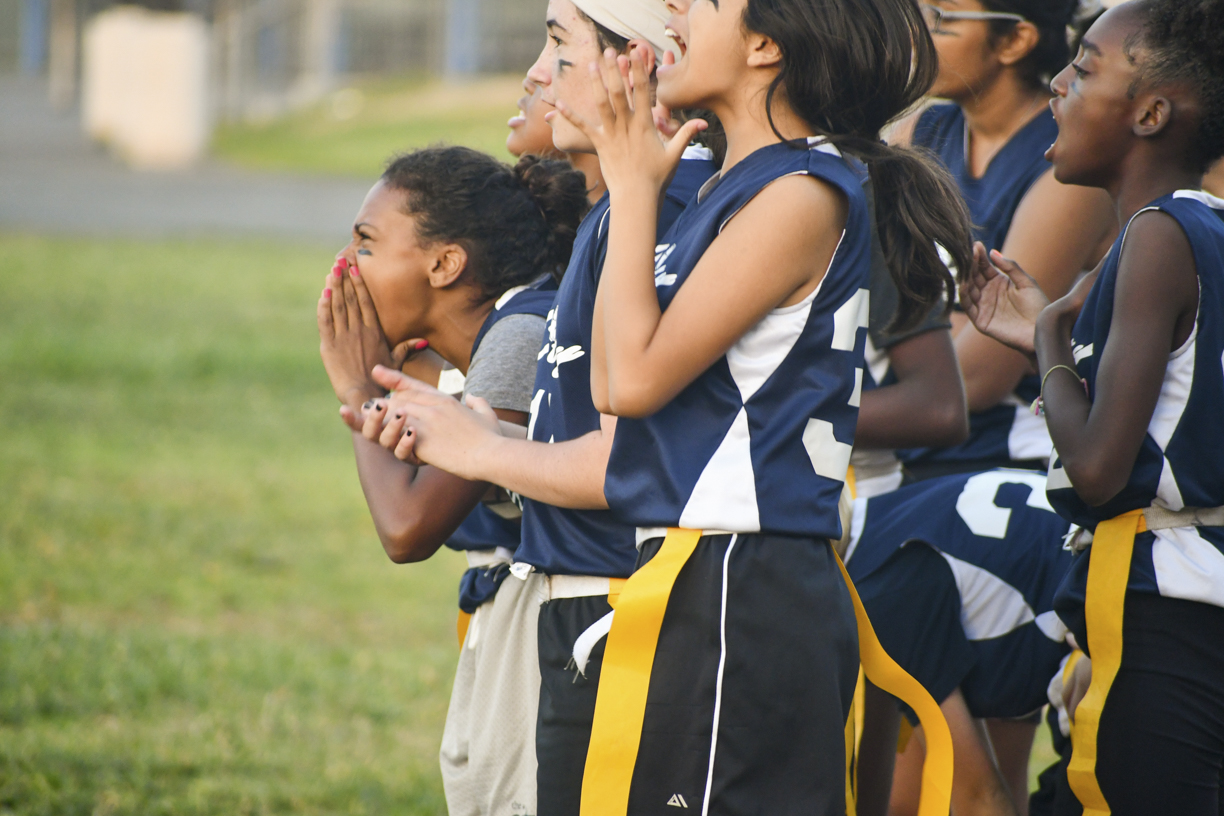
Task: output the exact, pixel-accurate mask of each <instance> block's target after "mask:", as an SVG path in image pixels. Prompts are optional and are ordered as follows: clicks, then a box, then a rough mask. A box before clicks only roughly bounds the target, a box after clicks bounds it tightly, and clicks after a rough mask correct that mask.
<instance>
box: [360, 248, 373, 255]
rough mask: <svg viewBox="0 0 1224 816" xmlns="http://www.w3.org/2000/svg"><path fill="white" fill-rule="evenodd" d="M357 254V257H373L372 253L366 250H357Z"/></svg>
mask: <svg viewBox="0 0 1224 816" xmlns="http://www.w3.org/2000/svg"><path fill="white" fill-rule="evenodd" d="M357 254H358V255H373V254H374V253H373V252H371V251H370V250H368V249H359V250H357Z"/></svg>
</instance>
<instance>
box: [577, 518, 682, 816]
mask: <svg viewBox="0 0 1224 816" xmlns="http://www.w3.org/2000/svg"><path fill="white" fill-rule="evenodd" d="M700 540H701V531H700V530H682V529H680V528H678V527H673V528H672V529H670V530H668V531H667V537H666V538H664V539H663V546H662V547H661V548H660V549H659V553H658V555H656V556H655V557H654V558H652V559H650V561H648V562H647V563H646V564H645V565H644V566H643V567H642V568H641V569H640V570H638V571H637V572H635V573H633V575H632V576H631V577H630V578H629V579H628V581H626V582H625V584H624V586H623V587H621V591H620V597H618V598H617V599H616V617H614V618H613V619H612V631H610V632H609V633H608V643H607V646H606V647H605V649H604V659H603V668H601V669H600V674H599V695H598V696H597V697H596V698H595V720H594V722H593V723H592V724H591V744H590V748H589V749H588V750H587V759H586V770H585V771H584V772H583V775H582V806H581V808H580V810H579V812H580V814H581V816H613V814H618V815H619V816H624V814H625V813H626V811H628V809H629V786H630V784H631V783H632V782H633V766H634V765H635V764H636V763H637V753H638V746H639V745H640V744H641V741H642V722H643V720H644V719H645V717H646V693H647V692H648V691H649V689H650V672H651V669H652V668H653V667H654V655H655V649H656V648H657V647H658V645H659V631H660V630H661V629H662V628H663V614H664V613H665V612H666V611H667V600H668V598H670V597H671V590H672V586H673V585H674V584H675V583H676V576H677V575H679V574H680V569H681V568H682V567H683V566H684V565H685V564H686V563H687V562H688V560H689V556H690V555H692V554H693V550H695V549H696V548H697V542H698V541H700Z"/></svg>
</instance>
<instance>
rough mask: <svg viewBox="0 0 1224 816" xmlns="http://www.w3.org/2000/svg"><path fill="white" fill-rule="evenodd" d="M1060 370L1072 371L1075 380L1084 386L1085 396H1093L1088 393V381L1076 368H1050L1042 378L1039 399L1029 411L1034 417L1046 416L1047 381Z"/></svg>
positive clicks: (1062, 366) (1066, 366)
mask: <svg viewBox="0 0 1224 816" xmlns="http://www.w3.org/2000/svg"><path fill="white" fill-rule="evenodd" d="M1060 368H1062V369H1065V370H1067V371H1070V372H1071V374H1072V375H1074V376H1075V378H1076V379H1077V380H1079V381H1080V385H1082V386H1084V395H1085V396H1091V395H1090V394H1089V393H1088V381H1087V380H1086V379H1084V378H1083V377H1081V376H1080V375H1079V372H1078V371H1076V370H1075V369H1074V368H1072V367H1071V366H1069V365H1056V366H1050V369H1049V370H1048V371H1046V373H1045V376H1044V377H1042V378H1041V390H1040V391H1039V392H1038V394H1037V399H1035V400H1033V404H1032V405H1030V406H1029V410H1030V411H1032V412H1033V416H1045V386H1046V380H1048V379H1050V375H1051V374H1053V373H1054V372H1055V371H1057V370H1058V369H1060Z"/></svg>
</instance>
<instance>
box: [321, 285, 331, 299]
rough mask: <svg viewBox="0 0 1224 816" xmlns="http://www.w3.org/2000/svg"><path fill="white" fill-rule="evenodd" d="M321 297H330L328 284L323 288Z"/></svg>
mask: <svg viewBox="0 0 1224 816" xmlns="http://www.w3.org/2000/svg"><path fill="white" fill-rule="evenodd" d="M323 297H325V298H330V297H331V287H330V286H329V287H327V288H326V289H324V290H323Z"/></svg>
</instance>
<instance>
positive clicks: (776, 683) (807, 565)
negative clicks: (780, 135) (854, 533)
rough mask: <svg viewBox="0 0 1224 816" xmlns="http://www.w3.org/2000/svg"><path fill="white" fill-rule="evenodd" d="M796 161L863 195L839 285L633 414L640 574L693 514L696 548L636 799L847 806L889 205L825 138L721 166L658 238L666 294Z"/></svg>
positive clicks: (676, 596)
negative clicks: (881, 246) (874, 263)
mask: <svg viewBox="0 0 1224 816" xmlns="http://www.w3.org/2000/svg"><path fill="white" fill-rule="evenodd" d="M795 174H804V175H811V176H813V177H816V178H819V179H821V180H823V181H825V182H826V183H828V184H831V185H832V186H834V187H835V188H837V189H839V190H840V191H841V192H842V194H843V195H844V196H845V197H846V200H847V202H848V216H847V223H846V227H845V232H844V234H843V236H842V239H841V243H840V244H839V246H838V249H837V251H836V252H835V254H834V258H833V260H832V262H831V264H830V267H829V269H828V271H827V273H826V275H825V277H824V279H823V280H822V282H821V283H820V285H819V287H818V288H817V289H816V290H815V291H814V292H812V293H811V294H810V295H808V296H807V297H806V298H805V299H804V300H803V301H801V302H800V303H797V304H795V305H793V306H788V307H784V308H779V309H775V310H774V311H772V312H771V313H770V314H768V315H767V316H766V317H765V318H763V319H762V320H761V322H760V323H758V324H757V325H756V326H755V327H754V328H753V329H752V330H751V331H750V332H749V333H748V334H746V335H744V336H743V337H742V338H740V340H739V341H737V342H736V344H735V345H734V346H733V347H732V348H731V349H730V350H729V351H728V352H727V353H726V355H725V356H724V357H723V358H722V359H720V360H719V361H718V362H716V363H715V364H714V365H713V366H711V367H710V368H709V369H708V370H707V371H705V372H704V373H702V374H701V375H700V376H699V377H698V378H697V379H696V380H694V381H693V382H692V383H691V384H690V385H688V386H687V387H686V388H685V389H684V390H683V391H681V392H680V394H679V395H677V396H676V398H675V399H673V400H672V401H671V402H670V403H669V404H668V405H666V406H664V407H663V408H662V409H660V410H659V411H658V412H657V413H655V414H654V415H652V416H650V417H648V418H645V419H626V418H621V419H620V420H619V421H618V423H617V430H616V437H615V440H614V442H613V446H612V454H611V458H610V461H609V464H608V472H607V476H606V479H605V485H604V492H605V494H606V496H607V499H608V503H609V506H610V507H611V508H612V510H613V511H614V512H616V513H617V514H618V516H619V517H620V518H623V519H625V520H627V521H629V522H630V523H631V524H633V525H634V526H636V527H637V528H639V529H638V538H639V539H640V540H641V542H642V545H641V554H640V557H639V572H640V573H642V574H645V573H647V571H648V570H652V569H653V568H654V564H653V561H654V560H655V559H658V560H659V561H660V562H665V561H667V560H668V559H669V558H670V556H669V555H668V554H667V553H668V549H667V547H668V546H669V545H667V544H665V533H666V530H665V529H664V528H675V527H682V528H688V530H689V531H691V532H690V533H687V534H685V535H686V536H687V540H688V542H689V544H688V546H691V548H692V549H691V555H690V556H687V558H686V560H685V561H684V562H683V568H682V569H680V571H679V573H678V575H676V576H675V582H674V584H673V585H672V586H671V588H670V601H668V602H667V607H666V608H667V614H666V616H664V617H663V619H662V629H661V632H660V633H659V635H658V643H657V649H656V650H655V652H654V657H653V668H652V669H651V667H650V665H647V669H648V671H649V673H650V674H649V676H650V680H649V690H648V694H647V695H646V696H645V700H644V702H645V705H644V713H642V712H639V714H641V716H642V717H643V718H644V719H643V720H642V728H641V739H640V743H639V748H638V752H637V755H636V762H635V764H634V766H633V767H632V768H631V769H629V771H630V773H631V775H632V779H631V785H630V786H629V789H628V805H629V811H630V812H633V813H646V812H671V811H670V810H667V806H668V805H671V806H673V807H674V806H680V807H689V808H698V807H702V808H706V809H708V810H709V811H711V812H775V813H785V812H793V811H794V808H795V807H796V803H802V808H803V812H805V813H841V812H843V811H844V808H845V801H846V800H845V789H844V782H845V770H844V753H843V752H844V748H843V744H842V740H841V739H840V735H841V734H842V732H843V727H844V724H845V721H846V715H847V711H848V709H849V706H850V701H851V697H852V695H853V692H854V686H855V681H856V679H857V672H858V644H857V636H856V632H855V619H854V612H853V608H852V606H851V599H850V595H849V592H848V590H847V588H846V585H845V583H844V581H843V579H842V577H841V574H840V572H839V569H838V566H837V562H836V556H835V554H834V552H833V549H832V547H831V546H830V544H829V542H830V540H836V539H838V538H839V537H840V534H841V525H840V521H839V517H838V510H837V505H838V498H839V496H840V494H841V491H842V486H843V481H844V478H845V475H846V468H847V465H848V463H849V459H850V452H851V447H852V444H853V440H854V430H855V424H856V421H857V414H858V402H859V397H860V393H861V383H862V373H863V372H862V368H861V366H862V362H863V348H864V343H865V335H866V332H865V329H866V326H867V317H868V310H869V297H868V291H867V286H868V277H869V275H868V273H869V267H870V258H871V219H870V210H869V208H868V205H867V201H866V197H865V195H864V192H863V189H862V186H861V181H860V178H859V177H858V176H857V175H856V174H855V172H854V171H853V170H852V169H851V167H850V166H849V164H848V163H847V162H846V161H845V160H843V158H842V157H841V155H840V153H838V151H837V150H836V149H835V148H833V147H832V146H829V145H827V144H824V143H821V142H819V141H817V140H810V141H809V142H808V143H806V144H805V143H802V142H801V143H798V144H796V143H785V144H776V145H771V146H768V147H764V148H761V149H759V150H757V151H756V152H754V153H752V154H751V155H750V156H748V157H747V158H745V159H744V160H742V161H741V162H740V163H739V164H737V165H735V166H734V167H733V168H732V169H731V170H730V171H728V172H727V173H726V174H725V175H724V176H721V177H717V178H715V179H712V180H711V181H710V182H708V183H707V185H706V186H705V187H703V189H702V191H701V193H700V194H699V195H698V197H697V199H696V200H695V201H694V202H693V203H692V204H690V206H689V207H688V209H686V210H685V212H684V213H683V215H681V217H680V218H679V219H678V220H677V222H676V224H675V226H674V227H673V228H672V231H671V232H670V233H668V235H667V236H666V237H665V238H664V240H663V241H662V242H661V243H660V245H659V246H658V248H657V249H656V253H655V257H656V261H655V285H656V287H657V291H658V295H659V304H660V307H661V308H662V309H664V310H666V309H667V307H668V306H669V305H670V303H671V302H672V299H673V298H674V297H675V295H676V293H677V292H678V291H679V290H680V289H681V287H682V286H683V285H684V283H685V280H686V279H687V277H688V275H689V274H690V273H691V272H692V270H693V268H694V267H695V266H696V264H697V262H698V261H699V260H700V258H701V257H702V255H703V254H704V253H705V252H706V250H707V248H708V247H709V245H710V244H711V242H712V241H714V239H715V238H716V237H717V236H718V234H719V232H720V231H721V229H722V228H723V226H725V224H726V223H727V222H728V221H729V220H730V219H731V218H733V217H734V216H735V214H736V213H737V212H738V211H739V210H740V209H741V208H742V207H743V206H745V205H746V204H747V203H748V202H749V201H750V200H751V199H752V198H753V197H754V196H755V195H756V194H757V193H759V192H760V191H761V190H762V189H763V188H764V187H766V186H767V185H768V184H770V183H771V182H773V181H775V180H776V179H778V178H781V177H784V176H787V175H795ZM671 536H672V533H667V534H666V541H671V540H672V539H671ZM697 536H700V538H699V539H698V538H697ZM638 580H639V579H638V576H635V578H634V581H635V582H636V581H638ZM664 597H666V596H664ZM623 600H624V598H623V596H622V601H623ZM622 614H624V610H623V609H622V608H620V607H618V611H617V615H622ZM615 625H616V624H614V626H615ZM615 636H616V632H615V631H614V633H613V637H615ZM604 669H605V677H606V678H607V677H610V676H611V675H609V674H607V672H609V671H610V670H611V666H610V665H605V667H604ZM609 682H610V681H609V680H605V683H609ZM616 693H618V690H617V689H615V688H612V687H605V688H601V689H600V694H601V697H602V696H603V695H605V694H608V695H614V694H616ZM597 727H598V726H597ZM599 736H600V735H599V733H598V732H597V733H596V735H595V736H593V737H592V750H594V747H595V745H596V743H597V742H598V741H599ZM631 759H632V758H631ZM600 770H602V769H600ZM584 795H585V793H584ZM703 803H704V804H703Z"/></svg>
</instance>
